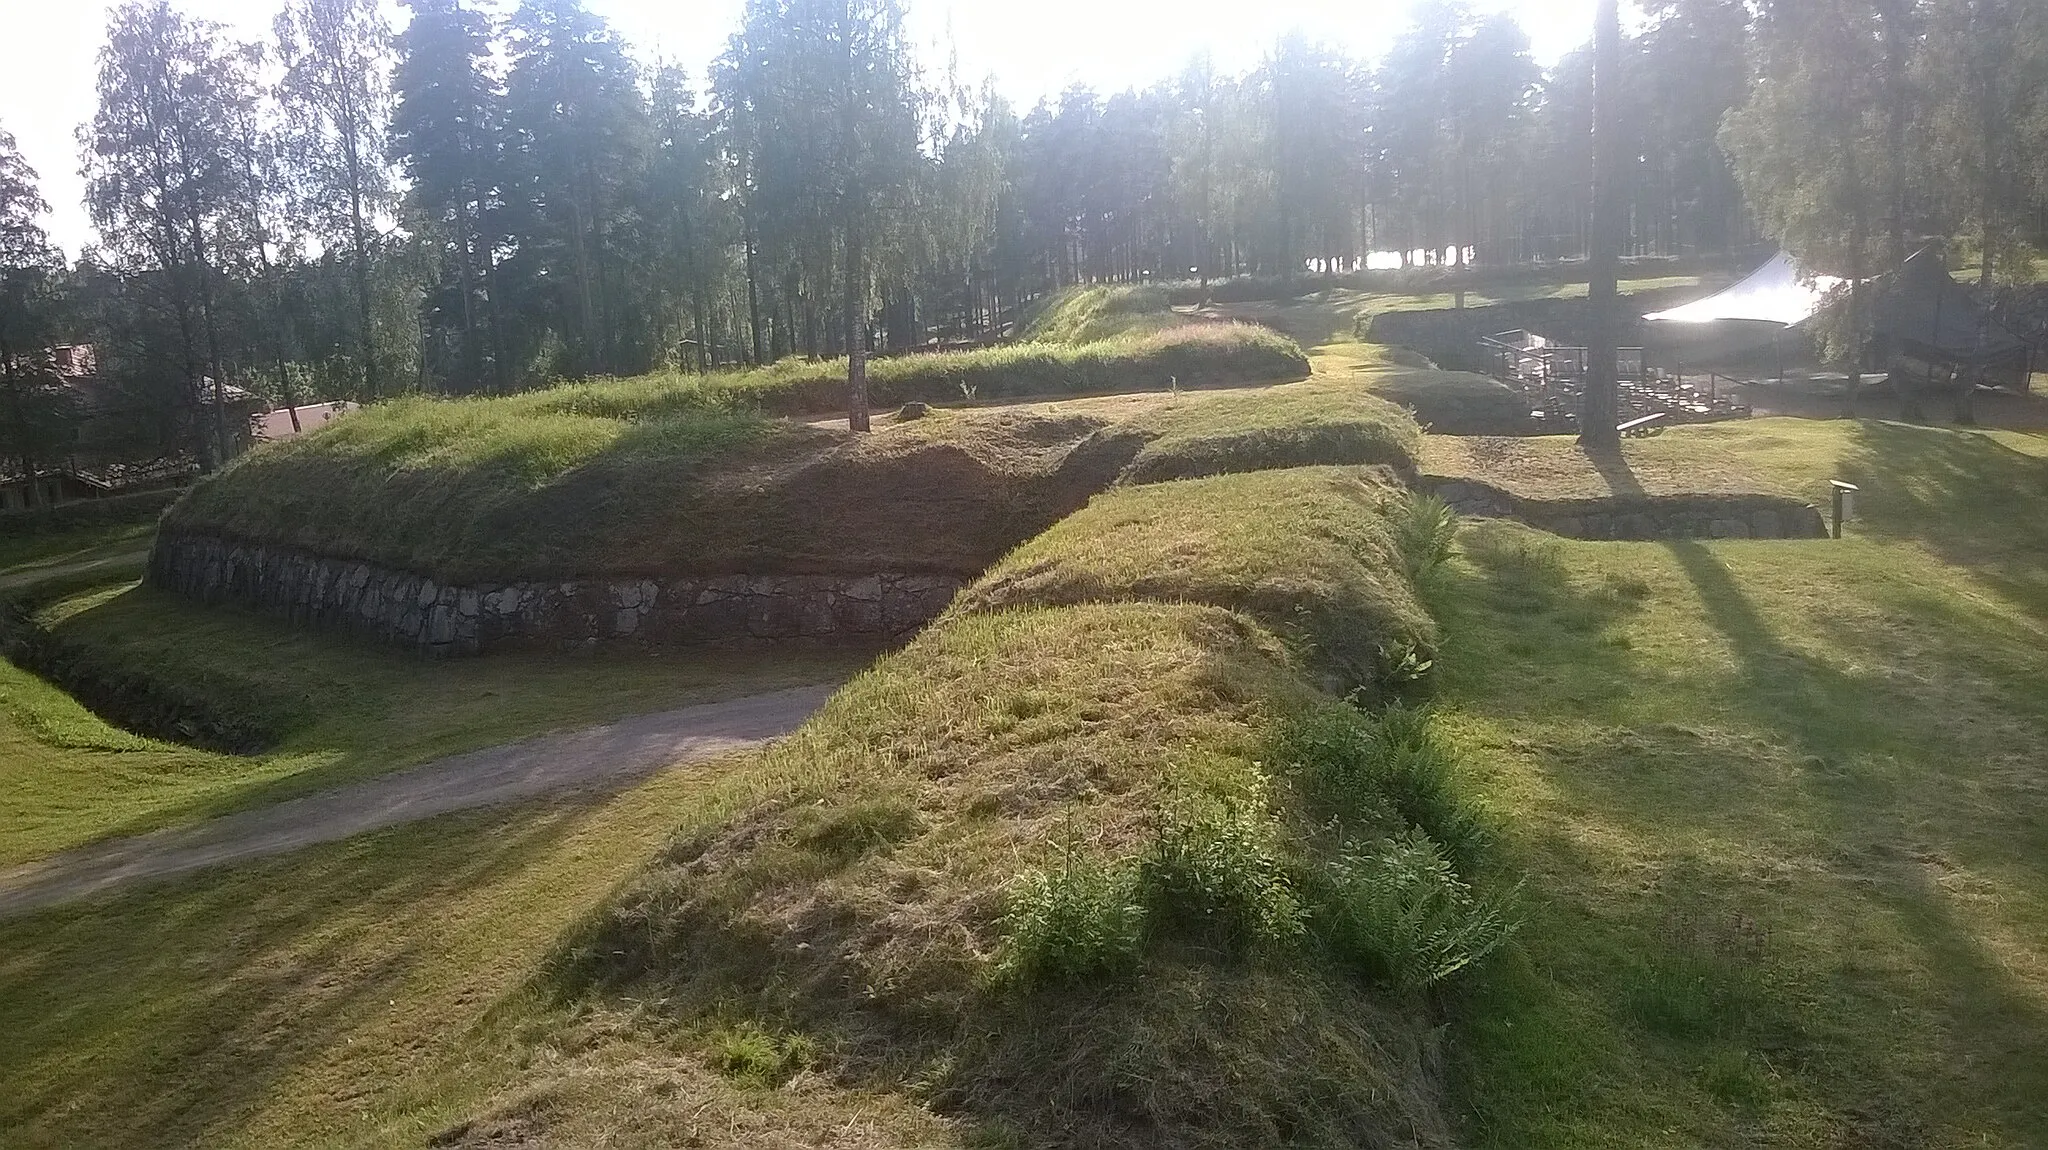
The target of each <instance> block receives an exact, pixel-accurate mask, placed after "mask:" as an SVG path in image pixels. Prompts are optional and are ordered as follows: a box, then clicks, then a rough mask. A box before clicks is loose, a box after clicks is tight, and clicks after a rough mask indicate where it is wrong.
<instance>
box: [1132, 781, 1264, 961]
mask: <svg viewBox="0 0 2048 1150" xmlns="http://www.w3.org/2000/svg"><path fill="white" fill-rule="evenodd" d="M1138 886H1139V890H1140V892H1141V894H1142V895H1143V897H1144V900H1145V905H1146V908H1147V909H1148V910H1149V911H1150V913H1151V921H1152V925H1153V926H1154V928H1155V929H1157V930H1159V931H1162V932H1165V933H1170V934H1174V935H1177V936H1179V937H1184V938H1189V939H1193V940H1195V941H1198V942H1202V943H1207V944H1210V945H1216V946H1221V947H1223V948H1226V949H1230V950H1250V949H1271V948H1279V947H1283V946H1285V945H1287V944H1290V943H1292V942H1294V941H1295V940H1296V939H1297V938H1299V937H1300V935H1301V933H1302V920H1303V917H1304V916H1303V912H1302V906H1301V903H1300V901H1299V900H1298V899H1297V898H1296V897H1295V893H1294V889H1293V886H1292V884H1291V882H1290V880H1289V878H1288V873H1287V865H1286V860H1285V858H1284V856H1283V855H1282V853H1281V850H1280V846H1279V843H1278V842H1277V836H1276V834H1275V831H1274V824H1273V820H1272V818H1271V816H1270V814H1269V813H1268V811H1267V810H1266V807H1265V804H1263V803H1256V802H1243V801H1233V802H1225V801H1219V800H1200V801H1190V802H1185V803H1183V804H1181V805H1179V806H1177V807H1175V808H1172V809H1168V810H1166V811H1162V812H1161V814H1160V816H1159V823H1158V827H1157V830H1156V833H1155V835H1154V837H1153V841H1152V848H1151V850H1150V852H1149V853H1147V854H1146V855H1145V856H1144V857H1143V858H1142V859H1140V860H1139V863H1138Z"/></svg>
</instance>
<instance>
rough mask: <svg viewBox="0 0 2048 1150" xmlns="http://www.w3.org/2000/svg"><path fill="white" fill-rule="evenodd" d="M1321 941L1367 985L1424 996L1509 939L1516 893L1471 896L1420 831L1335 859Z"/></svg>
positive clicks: (1440, 850)
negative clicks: (1357, 971)
mask: <svg viewBox="0 0 2048 1150" xmlns="http://www.w3.org/2000/svg"><path fill="white" fill-rule="evenodd" d="M1332 870H1333V873H1332V875H1331V876H1330V890H1329V897H1328V903H1327V905H1326V906H1325V908H1324V913H1323V915H1322V919H1321V924H1320V925H1321V933H1322V936H1323V938H1324V940H1325V942H1326V943H1327V945H1328V946H1329V947H1330V949H1331V951H1332V952H1333V953H1334V954H1335V955H1337V957H1338V958H1340V959H1341V960H1343V961H1345V962H1347V963H1349V964H1351V965H1353V966H1356V967H1357V968H1359V969H1360V970H1361V971H1362V972H1363V973H1364V974H1366V975H1367V976H1368V977H1371V978H1374V979H1376V980H1379V981H1381V982H1384V983H1386V984H1387V985H1389V986H1393V987H1395V988H1397V989H1400V990H1404V991H1419V990H1424V989H1427V988H1429V987H1431V986H1434V985H1436V984H1437V983H1440V982H1442V981H1443V980H1444V979H1447V978H1449V977H1451V976H1452V975H1455V974H1457V973H1458V972H1460V971H1462V970H1465V969H1466V968H1468V967H1470V966H1472V965H1473V964H1474V963H1477V962H1479V961H1480V960H1481V959H1484V958H1485V957H1486V956H1488V955H1490V954H1492V953H1493V952H1494V951H1496V950H1498V949H1500V947H1501V945H1502V944H1504V943H1506V942H1507V940H1508V939H1509V937H1510V936H1512V935H1513V934H1514V932H1515V929H1516V927H1517V925H1518V922H1517V920H1516V917H1515V912H1514V903H1515V901H1516V900H1517V898H1518V896H1519V894H1520V891H1521V887H1520V885H1519V884H1517V885H1516V886H1515V887H1514V888H1513V889H1511V890H1509V891H1507V892H1505V893H1503V894H1500V895H1494V896H1483V895H1479V894H1476V893H1475V892H1474V891H1473V890H1472V888H1471V887H1470V886H1468V885H1467V884H1466V883H1465V882H1464V880H1462V879H1460V878H1459V877H1458V873H1457V871H1456V869H1455V868H1453V867H1452V865H1451V860H1450V859H1449V858H1448V857H1446V856H1445V854H1444V851H1443V848H1442V847H1440V846H1438V845H1437V844H1436V842H1435V841H1434V840H1433V839H1431V838H1430V837H1429V836H1428V835H1427V834H1425V833H1423V832H1422V831H1420V830H1416V831H1410V832H1409V833H1407V834H1405V835H1402V836H1400V837H1398V838H1395V839H1390V840H1388V841H1386V842H1384V843H1382V844H1380V845H1379V846H1378V847H1376V848H1374V849H1371V850H1368V851H1364V852H1358V853H1352V854H1347V855H1345V856H1343V857H1342V858H1340V859H1339V860H1338V861H1337V863H1336V864H1335V866H1334V867H1333V868H1332Z"/></svg>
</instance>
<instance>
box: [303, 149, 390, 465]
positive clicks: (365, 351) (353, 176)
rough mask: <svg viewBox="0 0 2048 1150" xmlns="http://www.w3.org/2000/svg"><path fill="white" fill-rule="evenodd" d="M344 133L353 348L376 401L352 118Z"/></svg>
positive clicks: (366, 239) (378, 385)
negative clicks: (353, 307)
mask: <svg viewBox="0 0 2048 1150" xmlns="http://www.w3.org/2000/svg"><path fill="white" fill-rule="evenodd" d="M348 119H349V123H348V125H347V128H346V130H345V132H344V133H343V137H342V138H343V145H342V146H343V147H344V148H345V149H346V153H347V154H346V158H347V161H348V230H349V244H350V246H351V247H352V249H353V251H352V252H351V255H352V256H353V257H354V259H353V263H354V265H355V266H354V267H353V268H351V269H350V270H351V271H352V272H353V273H354V278H355V289H356V347H357V352H358V354H360V355H361V356H362V357H363V396H364V398H366V399H375V398H376V397H377V396H378V394H379V393H380V392H381V391H382V390H383V380H382V379H381V378H380V377H379V372H378V370H377V338H376V331H375V328H374V327H373V326H372V322H371V319H370V229H369V225H368V224H367V223H365V222H364V220H363V169H362V156H361V155H360V154H359V153H358V151H357V149H356V136H357V132H358V128H357V127H356V125H355V124H354V116H353V115H350V116H349V117H348ZM297 418H298V417H297V416H296V415H295V416H293V423H292V428H293V430H297V429H298V422H297Z"/></svg>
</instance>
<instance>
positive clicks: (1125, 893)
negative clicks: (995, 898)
mask: <svg viewBox="0 0 2048 1150" xmlns="http://www.w3.org/2000/svg"><path fill="white" fill-rule="evenodd" d="M1003 930H1004V938H1003V948H1002V952H1001V954H1000V955H999V956H998V957H997V960H996V974H997V977H998V978H1002V979H1007V980H1013V981H1016V982H1020V983H1026V984H1033V983H1052V984H1056V983H1068V982H1081V981H1086V980H1094V979H1104V978H1119V977H1123V976H1125V975H1128V974H1129V973H1131V971H1132V970H1134V969H1136V967H1137V964H1138V956H1139V953H1140V951H1141V950H1142V948H1143V946H1144V940H1145V908H1144V907H1143V906H1142V905H1141V904H1140V903H1139V901H1138V898H1137V884H1136V876H1135V875H1134V874H1133V873H1132V870H1131V868H1130V867H1129V866H1125V865H1114V864H1103V863H1100V862H1097V861H1095V860H1092V859H1090V858H1088V857H1087V856H1085V855H1084V854H1083V853H1082V852H1081V850H1080V849H1079V846H1078V844H1076V843H1073V842H1069V843H1068V844H1067V848H1066V852H1065V857H1064V858H1063V859H1062V860H1061V861H1060V864H1059V865H1058V866H1057V867H1048V868H1046V869H1043V870H1036V871H1032V872H1030V873H1028V874H1026V875H1024V876H1023V877H1022V878H1020V879H1018V880H1017V885H1016V887H1015V889H1013V890H1012V891H1011V893H1010V899H1009V908H1008V910H1007V911H1006V912H1005V913H1004V916H1003Z"/></svg>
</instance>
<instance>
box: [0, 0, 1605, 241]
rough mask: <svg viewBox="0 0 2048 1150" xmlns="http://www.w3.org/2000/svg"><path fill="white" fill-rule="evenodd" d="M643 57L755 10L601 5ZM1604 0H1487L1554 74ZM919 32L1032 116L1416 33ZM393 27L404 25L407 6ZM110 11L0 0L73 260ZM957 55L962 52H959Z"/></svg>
mask: <svg viewBox="0 0 2048 1150" xmlns="http://www.w3.org/2000/svg"><path fill="white" fill-rule="evenodd" d="M175 2H177V3H178V4H179V5H180V7H182V8H183V9H184V10H185V11H186V12H188V13H190V14H192V15H194V16H198V17H202V18H205V19H209V20H213V21H217V22H219V23H221V24H223V25H226V26H228V27H229V28H230V29H232V30H233V34H235V35H238V36H240V37H242V38H245V39H256V38H261V37H266V36H267V34H268V30H269V27H270V20H271V17H272V16H273V15H274V14H275V12H276V10H277V9H278V7H279V6H280V0H175ZM587 2H588V3H589V6H590V8H591V9H592V10H593V11H595V12H597V13H598V14H599V15H601V16H603V17H604V18H605V19H607V20H609V21H610V22H611V23H612V25H613V26H614V27H616V28H617V29H619V31H620V32H621V33H622V34H623V35H624V36H625V38H626V39H627V40H628V41H630V42H631V43H632V44H633V46H634V49H635V53H636V55H638V56H639V57H640V58H641V59H642V60H645V61H652V60H654V59H657V58H659V59H671V60H676V61H678V62H680V63H682V64H683V65H684V66H685V67H687V68H689V69H690V71H691V73H692V74H693V75H696V76H699V77H701V76H702V75H703V73H704V69H705V65H706V64H707V63H708V62H709V61H710V60H711V59H712V58H713V57H714V56H716V55H718V53H719V52H720V51H721V50H722V49H723V48H724V45H725V40H726V37H727V36H729V35H730V34H731V33H732V31H733V29H735V28H736V27H738V24H739V15H740V9H741V4H742V0H587ZM1593 4H1594V0H1474V2H1473V3H1472V5H1471V6H1472V7H1473V8H1474V9H1475V10H1476V11H1479V12H1482V13H1486V12H1495V11H1508V12H1511V13H1513V14H1514V15H1515V17H1516V18H1517V19H1518V20H1520V22H1521V24H1522V26H1523V27H1524V28H1525V29H1527V31H1528V33H1529V38H1530V41H1531V44H1532V46H1533V48H1534V50H1535V55H1536V58H1537V59H1538V60H1539V61H1540V62H1542V63H1544V64H1546V65H1547V64H1550V63H1553V62H1555V61H1556V60H1557V58H1558V57H1560V56H1562V55H1563V54H1564V53H1566V52H1568V51H1570V50H1571V49H1573V48H1575V47H1577V46H1578V45H1579V44H1581V43H1583V42H1584V41H1585V40H1586V39H1587V37H1588V36H1589V35H1590V30H1591V28H1592V22H1593ZM909 9H910V30H911V33H912V36H913V38H914V39H915V40H916V41H917V43H918V44H919V45H920V46H921V47H923V48H925V49H926V51H925V59H926V60H927V62H928V63H930V64H933V65H937V64H940V63H942V62H943V61H944V60H945V58H946V53H947V52H948V51H952V52H955V53H957V57H958V60H959V64H960V73H961V76H962V78H963V79H976V78H979V77H982V76H993V77H995V80H996V84H997V87H998V88H999V90H1001V91H1002V92H1003V94H1004V95H1005V96H1007V97H1008V98H1009V99H1010V100H1011V101H1012V102H1013V103H1015V104H1016V105H1017V106H1018V107H1019V109H1020V110H1021V109H1024V108H1028V107H1030V105H1032V104H1034V103H1036V102H1037V101H1038V99H1039V98H1040V97H1042V96H1049V95H1056V94H1057V93H1059V92H1060V91H1061V90H1063V89H1065V88H1066V87H1068V86H1069V85H1071V84H1073V83H1076V82H1081V83H1087V84H1089V85H1091V86H1093V87H1094V88H1095V89H1096V90H1097V91H1099V92H1102V93H1105V94H1108V93H1111V92H1118V91H1122V90H1124V89H1126V88H1131V87H1142V86H1145V85H1147V84H1150V83H1152V82H1154V81H1156V80H1160V79H1163V78H1165V77H1167V76H1169V75H1172V74H1173V73H1174V72H1176V71H1178V70H1179V69H1180V67H1181V66H1182V65H1183V64H1184V63H1186V62H1187V61H1188V60H1189V59H1190V58H1191V57H1193V56H1194V55H1195V54H1197V53H1198V52H1201V51H1204V50H1206V51H1208V52H1209V53H1210V54H1211V55H1212V56H1213V57H1214V59H1215V61H1216V64H1217V67H1218V68H1220V69H1222V70H1224V71H1226V72H1241V71H1244V70H1246V69H1249V68H1251V67H1253V66H1255V65H1256V64H1257V63H1258V61H1259V58H1260V57H1261V55H1262V54H1263V53H1264V52H1265V51H1266V50H1267V48H1269V47H1270V46H1271V45H1272V44H1273V43H1274V42H1275V41H1276V40H1278V39H1279V38H1280V37H1281V36H1282V35H1284V34H1286V33H1288V32H1290V31H1296V30H1299V31H1303V32H1306V33H1308V34H1309V35H1310V36H1312V37H1314V38H1316V39H1319V40H1324V41H1328V42H1331V43H1334V44H1336V45H1339V46H1341V47H1343V48H1344V49H1346V50H1347V51H1349V52H1350V53H1351V54H1352V55H1354V56H1358V57H1360V58H1364V59H1376V58H1377V57H1379V56H1380V55H1381V54H1382V53H1383V52H1385V51H1386V49H1387V47H1388V46H1389V45H1390V44H1391V43H1392V41H1393V39H1394V37H1395V36H1396V35H1398V34H1399V33H1400V31H1401V29H1402V27H1403V25H1404V15H1403V13H1404V12H1405V11H1406V6H1405V3H1404V2H1403V0H994V2H991V0H909ZM393 15H394V20H393V23H394V25H396V24H398V23H400V22H401V20H402V15H401V14H400V13H399V12H398V11H397V9H396V8H395V7H394V9H393ZM105 25H106V8H105V7H103V6H102V5H101V4H100V3H97V2H96V0H0V129H4V130H6V131H8V132H12V133H13V134H14V136H15V138H16V140H17V141H18V142H19V144H20V146H21V150H22V154H23V156H24V158H26V159H27V160H28V162H29V164H30V165H31V166H33V167H34V168H35V169H36V171H37V172H38V173H39V174H40V175H41V177H42V189H43V198H44V199H46V200H48V201H49V202H50V206H51V209H52V210H51V213H50V215H49V216H48V217H47V218H46V219H45V224H46V226H48V228H49V229H50V234H51V236H52V238H54V239H55V240H56V241H57V242H58V244H59V245H60V246H62V247H63V248H64V250H65V253H66V254H67V255H69V256H73V257H75V256H77V255H78V254H79V251H80V249H81V248H82V247H83V246H84V245H85V244H86V243H88V242H90V241H91V240H92V239H93V233H92V227H91V224H90V223H89V222H88V221H87V219H86V215H85V209H84V207H83V205H82V203H81V200H82V198H83V194H84V182H83V181H82V180H81V179H80V178H79V175H78V145H77V143H76V132H77V128H78V125H79V124H81V123H83V122H85V121H86V120H89V119H91V118H92V113H93V104H94V96H93V80H94V71H95V67H96V63H95V61H96V57H97V54H98V52H99V48H100V44H101V42H102V40H103V39H104V35H105ZM948 46H950V48H949V47H948Z"/></svg>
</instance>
